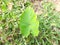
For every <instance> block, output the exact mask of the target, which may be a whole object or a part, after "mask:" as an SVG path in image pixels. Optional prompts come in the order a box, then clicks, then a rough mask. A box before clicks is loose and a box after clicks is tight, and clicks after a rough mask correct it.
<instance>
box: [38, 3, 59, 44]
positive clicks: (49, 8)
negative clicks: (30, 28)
mask: <svg viewBox="0 0 60 45" xmlns="http://www.w3.org/2000/svg"><path fill="white" fill-rule="evenodd" d="M43 8H44V12H43V13H42V14H41V15H40V16H38V17H39V20H40V21H39V24H40V26H39V30H40V34H41V35H40V43H41V44H42V45H54V44H56V45H58V44H59V40H60V34H59V32H60V31H59V30H60V29H59V28H60V13H59V12H57V11H55V10H54V5H53V4H52V3H43Z"/></svg>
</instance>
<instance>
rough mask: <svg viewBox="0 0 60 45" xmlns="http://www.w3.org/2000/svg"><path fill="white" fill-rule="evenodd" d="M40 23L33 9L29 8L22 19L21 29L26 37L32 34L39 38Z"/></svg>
mask: <svg viewBox="0 0 60 45" xmlns="http://www.w3.org/2000/svg"><path fill="white" fill-rule="evenodd" d="M38 27H39V22H38V20H37V15H36V14H35V12H34V10H33V9H32V8H31V7H27V8H26V9H25V11H24V12H23V14H22V15H21V17H20V29H21V33H22V34H23V35H24V36H26V37H27V36H28V35H29V34H30V33H31V34H32V35H33V36H38V33H39V30H38Z"/></svg>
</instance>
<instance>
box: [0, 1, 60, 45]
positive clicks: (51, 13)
mask: <svg viewBox="0 0 60 45" xmlns="http://www.w3.org/2000/svg"><path fill="white" fill-rule="evenodd" d="M18 2H19V3H18ZM20 2H21V3H20ZM10 3H11V5H10ZM9 5H10V6H12V7H10V8H11V9H9V8H8V7H9ZM30 5H31V3H30V2H29V1H26V2H23V0H22V1H21V0H9V1H7V0H1V1H0V10H1V11H0V45H54V44H55V45H59V43H60V13H59V12H57V11H56V10H54V5H53V4H52V3H50V2H49V3H45V2H43V4H42V7H43V13H42V14H40V15H38V20H39V31H40V33H39V35H38V37H33V36H32V35H29V36H28V37H27V38H24V37H23V35H22V34H21V33H20V28H19V17H20V15H21V14H22V12H23V11H24V9H25V8H26V7H28V6H30Z"/></svg>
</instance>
